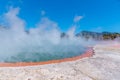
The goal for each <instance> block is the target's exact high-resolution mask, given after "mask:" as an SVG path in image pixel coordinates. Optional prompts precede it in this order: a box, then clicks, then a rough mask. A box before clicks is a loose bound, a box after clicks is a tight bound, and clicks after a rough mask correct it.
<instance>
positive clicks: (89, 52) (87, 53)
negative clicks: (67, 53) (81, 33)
mask: <svg viewBox="0 0 120 80" xmlns="http://www.w3.org/2000/svg"><path fill="white" fill-rule="evenodd" d="M93 54H94V50H93V48H92V47H90V48H88V49H87V50H86V51H85V53H83V54H81V55H79V56H75V57H72V58H64V59H59V60H49V61H42V62H16V63H4V62H0V67H24V66H37V65H46V64H53V63H61V62H68V61H75V60H78V59H82V58H85V57H91V56H92V55H93Z"/></svg>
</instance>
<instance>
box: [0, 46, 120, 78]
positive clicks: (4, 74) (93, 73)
mask: <svg viewBox="0 0 120 80" xmlns="http://www.w3.org/2000/svg"><path fill="white" fill-rule="evenodd" d="M94 51H95V55H93V57H90V58H83V59H80V60H77V61H72V62H63V63H57V64H49V65H41V66H31V67H30V66H29V67H9V68H8V67H4V68H0V80H120V48H116V47H108V46H103V45H96V46H95V47H94Z"/></svg>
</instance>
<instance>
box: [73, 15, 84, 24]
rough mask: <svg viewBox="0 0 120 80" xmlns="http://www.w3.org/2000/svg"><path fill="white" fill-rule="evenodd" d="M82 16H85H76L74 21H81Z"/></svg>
mask: <svg viewBox="0 0 120 80" xmlns="http://www.w3.org/2000/svg"><path fill="white" fill-rule="evenodd" d="M82 18H83V16H75V17H74V20H73V21H74V22H75V23H77V22H79V21H80V20H81V19H82Z"/></svg>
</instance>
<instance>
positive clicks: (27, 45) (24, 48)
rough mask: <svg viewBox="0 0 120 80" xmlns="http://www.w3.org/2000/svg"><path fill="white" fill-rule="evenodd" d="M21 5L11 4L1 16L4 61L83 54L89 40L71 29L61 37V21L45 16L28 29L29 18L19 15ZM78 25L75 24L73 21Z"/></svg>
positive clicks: (0, 45) (0, 42) (0, 58)
mask: <svg viewBox="0 0 120 80" xmlns="http://www.w3.org/2000/svg"><path fill="white" fill-rule="evenodd" d="M18 14H19V8H11V9H10V10H9V11H8V12H7V13H5V14H3V15H2V16H1V19H2V22H1V24H3V25H4V26H5V27H3V26H1V27H0V62H21V61H27V62H31V61H45V60H51V59H61V58H66V57H73V56H77V55H80V54H82V53H83V52H84V51H85V50H86V48H85V47H83V46H86V45H87V43H85V41H84V40H83V39H82V38H77V37H75V36H74V31H75V28H74V27H72V28H71V29H70V30H68V32H67V34H68V35H69V38H67V37H65V38H61V31H60V30H59V27H58V26H57V23H55V22H54V21H51V20H50V19H48V18H47V17H42V18H41V19H40V21H39V23H37V26H36V28H31V29H30V30H29V32H25V24H26V23H25V21H24V20H22V19H21V18H19V17H18ZM73 26H75V25H73Z"/></svg>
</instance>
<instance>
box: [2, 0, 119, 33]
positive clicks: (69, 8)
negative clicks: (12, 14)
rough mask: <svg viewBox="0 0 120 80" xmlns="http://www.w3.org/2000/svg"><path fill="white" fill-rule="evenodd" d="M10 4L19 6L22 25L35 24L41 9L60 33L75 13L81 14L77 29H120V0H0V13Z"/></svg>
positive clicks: (71, 20)
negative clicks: (53, 22)
mask: <svg viewBox="0 0 120 80" xmlns="http://www.w3.org/2000/svg"><path fill="white" fill-rule="evenodd" d="M10 6H13V7H19V8H20V13H19V17H21V18H22V19H24V20H25V21H26V23H27V24H26V25H27V26H26V28H30V27H33V26H35V24H36V22H39V20H40V18H41V11H44V12H45V16H47V17H48V18H50V19H51V20H53V21H55V22H57V23H58V25H59V28H60V29H61V31H64V32H65V31H67V30H68V29H69V28H70V27H71V26H72V25H73V24H74V22H73V19H74V17H75V16H83V18H82V19H81V20H80V21H79V22H78V23H77V24H78V25H79V26H78V27H77V32H79V31H82V30H89V31H96V32H101V31H109V32H120V0H0V15H2V14H3V13H5V12H6V11H7V10H8V7H10Z"/></svg>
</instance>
